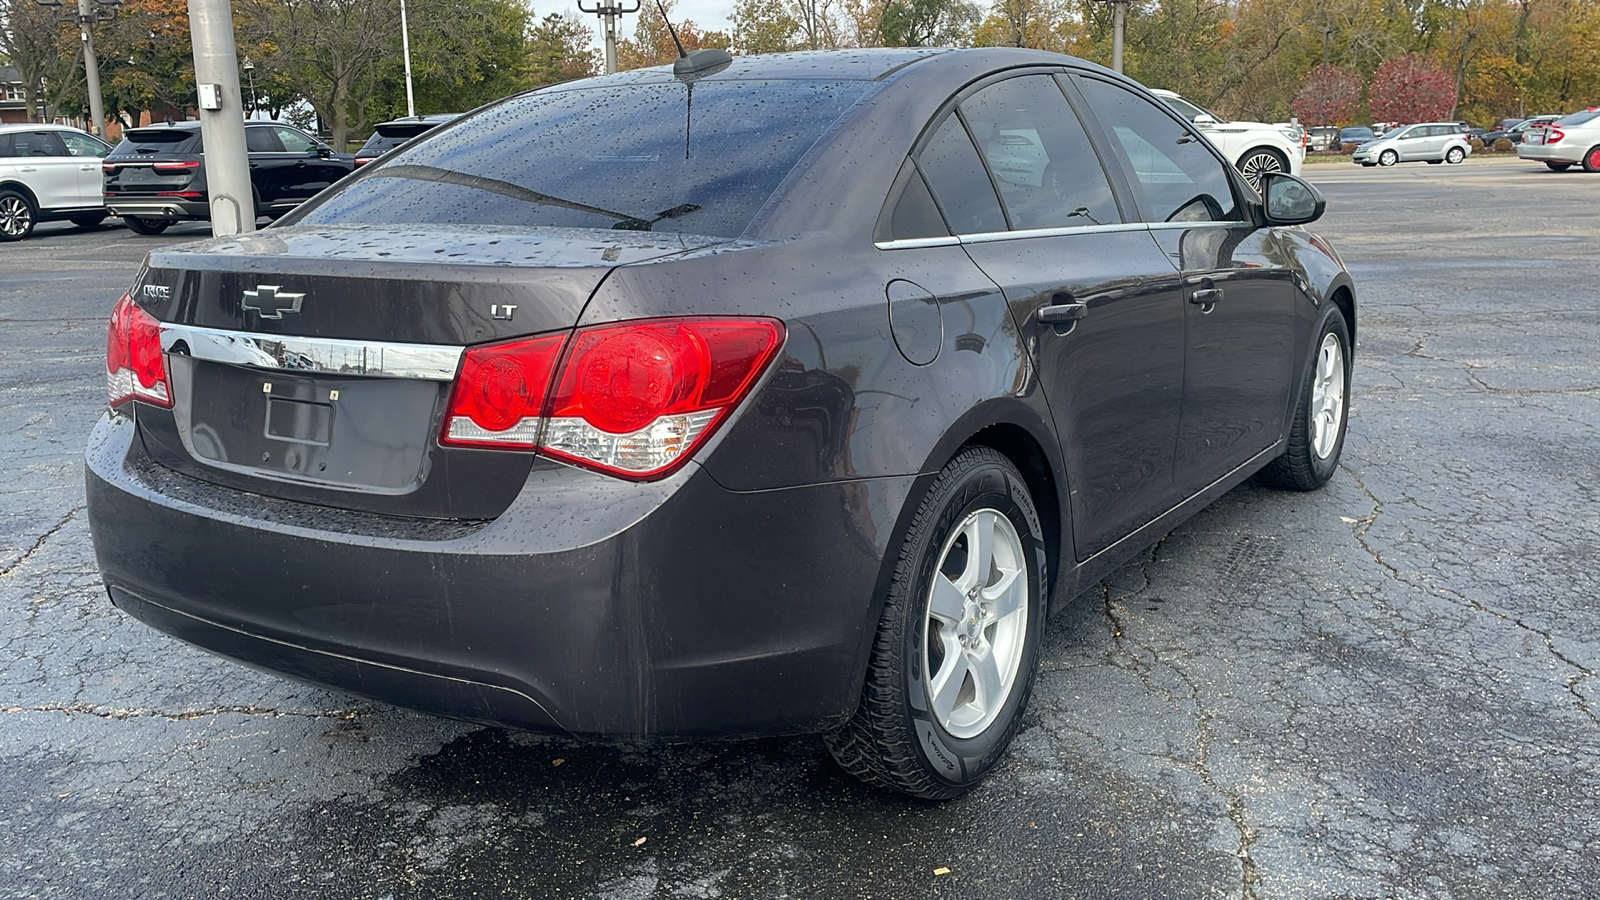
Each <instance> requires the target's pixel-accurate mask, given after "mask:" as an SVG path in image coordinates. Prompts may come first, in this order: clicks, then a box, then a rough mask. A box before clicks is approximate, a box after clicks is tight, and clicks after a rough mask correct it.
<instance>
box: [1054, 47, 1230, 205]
mask: <svg viewBox="0 0 1600 900" xmlns="http://www.w3.org/2000/svg"><path fill="white" fill-rule="evenodd" d="M1079 84H1080V85H1082V88H1083V95H1084V98H1085V99H1086V100H1087V101H1088V103H1089V108H1090V109H1091V110H1092V111H1093V113H1094V116H1095V118H1097V119H1099V121H1100V126H1101V129H1102V130H1103V131H1104V132H1106V133H1107V134H1108V135H1109V136H1110V138H1111V139H1110V141H1109V143H1110V145H1111V147H1110V149H1111V152H1112V153H1113V154H1114V155H1115V156H1116V157H1117V159H1118V162H1120V163H1121V164H1122V166H1123V168H1124V169H1125V170H1126V172H1127V173H1128V175H1129V176H1130V178H1131V180H1132V182H1133V188H1134V190H1135V192H1136V193H1137V194H1138V195H1139V199H1140V206H1141V207H1142V209H1143V211H1144V215H1145V220H1146V221H1150V222H1206V221H1211V222H1236V221H1241V220H1242V219H1243V218H1244V212H1243V207H1242V206H1241V205H1240V204H1239V201H1238V198H1236V197H1235V196H1234V191H1233V180H1232V178H1231V177H1230V176H1229V175H1228V168H1227V163H1224V162H1223V161H1222V160H1221V159H1219V158H1218V157H1217V155H1216V154H1215V153H1212V152H1211V150H1210V149H1209V146H1208V145H1207V144H1206V142H1205V139H1204V138H1202V137H1200V136H1199V135H1198V134H1196V133H1195V132H1194V131H1192V130H1190V128H1189V127H1188V125H1187V124H1186V123H1184V122H1183V121H1182V120H1181V119H1178V118H1176V117H1174V116H1173V115H1172V114H1171V113H1169V112H1168V111H1166V110H1165V109H1163V108H1161V107H1160V106H1157V105H1156V104H1154V103H1152V102H1150V101H1149V100H1146V99H1145V98H1143V97H1141V96H1139V95H1138V94H1135V93H1134V92H1133V91H1130V90H1128V89H1126V88H1123V87H1119V86H1117V85H1114V84H1110V83H1109V82H1105V81H1101V80H1100V79H1098V78H1082V79H1080V80H1079Z"/></svg>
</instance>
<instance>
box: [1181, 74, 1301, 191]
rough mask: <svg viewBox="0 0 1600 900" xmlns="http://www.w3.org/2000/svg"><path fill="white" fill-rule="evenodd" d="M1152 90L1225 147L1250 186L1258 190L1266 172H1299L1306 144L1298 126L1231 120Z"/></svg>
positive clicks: (1293, 173)
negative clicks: (1225, 119)
mask: <svg viewBox="0 0 1600 900" xmlns="http://www.w3.org/2000/svg"><path fill="white" fill-rule="evenodd" d="M1150 93H1152V94H1155V95H1156V96H1157V97H1160V98H1161V99H1163V100H1165V101H1166V102H1167V104H1168V105H1169V106H1171V107H1172V108H1173V109H1175V110H1177V111H1178V114H1179V115H1181V116H1183V117H1184V118H1185V119H1188V120H1189V121H1190V122H1193V123H1194V126H1195V127H1196V128H1198V129H1200V133H1201V134H1203V135H1205V136H1206V137H1207V138H1209V139H1210V140H1211V143H1213V144H1215V145H1216V146H1217V149H1218V150H1221V151H1222V155H1223V156H1226V157H1227V158H1228V159H1229V160H1231V161H1232V162H1233V164H1234V165H1235V166H1236V167H1238V169H1239V171H1240V172H1242V173H1244V178H1245V180H1246V181H1248V182H1250V186H1251V187H1253V188H1257V189H1258V190H1259V188H1260V184H1261V175H1262V173H1265V172H1288V173H1289V174H1291V175H1298V174H1300V167H1301V164H1302V163H1304V162H1305V158H1306V148H1305V143H1304V141H1303V140H1302V135H1301V133H1300V127H1299V126H1297V125H1270V124H1268V123H1266V122H1228V121H1224V120H1223V119H1222V118H1221V117H1219V116H1216V115H1213V114H1212V113H1211V112H1209V111H1208V110H1206V109H1205V108H1204V107H1202V106H1199V105H1198V104H1195V103H1193V102H1191V101H1189V100H1186V99H1184V98H1183V97H1181V96H1179V95H1178V94H1176V93H1173V92H1172V91H1166V90H1161V89H1159V88H1155V89H1152V90H1151V91H1150Z"/></svg>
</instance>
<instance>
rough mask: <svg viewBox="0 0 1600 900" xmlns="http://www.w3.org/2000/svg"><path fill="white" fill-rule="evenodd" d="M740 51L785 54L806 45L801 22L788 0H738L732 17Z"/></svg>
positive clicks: (734, 36) (734, 43) (734, 44)
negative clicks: (791, 10)
mask: <svg viewBox="0 0 1600 900" xmlns="http://www.w3.org/2000/svg"><path fill="white" fill-rule="evenodd" d="M728 19H729V22H730V23H731V24H732V25H733V46H734V49H735V50H737V51H738V52H740V53H783V52H785V51H787V50H798V49H800V47H802V46H804V44H803V43H802V35H801V30H800V23H799V22H798V21H796V20H795V18H794V17H793V16H792V15H790V14H789V5H788V3H786V2H785V0H738V2H736V3H735V4H734V5H733V13H732V14H731V15H730V16H729V17H728Z"/></svg>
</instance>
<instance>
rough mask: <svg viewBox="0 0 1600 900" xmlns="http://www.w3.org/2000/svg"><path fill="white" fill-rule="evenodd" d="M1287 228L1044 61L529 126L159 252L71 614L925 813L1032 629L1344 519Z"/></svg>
mask: <svg viewBox="0 0 1600 900" xmlns="http://www.w3.org/2000/svg"><path fill="white" fill-rule="evenodd" d="M1322 209H1323V201H1322V198H1321V197H1320V195H1319V194H1318V193H1317V191H1316V190H1315V189H1314V188H1312V187H1311V186H1310V185H1308V184H1306V183H1305V182H1303V181H1300V180H1299V179H1297V178H1295V177H1293V176H1290V175H1288V174H1286V173H1267V174H1264V175H1263V176H1262V190H1261V193H1260V194H1259V195H1258V194H1257V193H1256V192H1255V191H1254V190H1252V189H1251V188H1250V187H1248V186H1247V185H1246V184H1245V182H1244V181H1243V180H1242V178H1241V177H1240V175H1239V173H1238V172H1237V171H1236V170H1235V169H1234V168H1233V167H1232V166H1231V165H1230V164H1229V162H1228V160H1225V159H1223V158H1222V157H1221V156H1219V155H1218V154H1217V152H1216V150H1215V149H1214V148H1213V147H1212V145H1211V144H1210V143H1209V142H1207V141H1205V140H1203V139H1201V138H1200V136H1199V135H1198V134H1197V133H1196V132H1195V131H1194V130H1193V128H1192V126H1191V125H1190V124H1189V123H1188V122H1186V121H1184V120H1183V119H1182V118H1181V117H1179V116H1178V115H1176V114H1175V113H1174V112H1173V111H1172V110H1171V109H1170V108H1169V107H1168V106H1167V105H1166V104H1164V103H1161V102H1159V101H1158V100H1156V99H1155V98H1153V97H1152V96H1151V95H1150V94H1149V93H1148V92H1146V91H1145V90H1144V89H1142V88H1141V87H1140V86H1138V85H1137V84H1135V83H1133V82H1131V81H1128V80H1127V79H1124V78H1122V77H1121V76H1118V75H1115V74H1113V73H1111V72H1109V71H1107V70H1105V69H1102V68H1100V67H1098V66H1094V65H1092V64H1089V63H1085V62H1082V61H1079V60H1075V59H1071V58H1068V57H1064V56H1057V55H1053V54H1049V53H1043V52H1036V51H1029V50H1017V49H987V50H960V51H952V50H923V49H875V50H858V51H845V52H833V53H802V54H793V55H778V56H756V57H747V58H739V59H732V58H729V57H727V55H726V54H719V53H717V52H704V51H700V52H697V53H695V54H692V55H690V56H689V57H686V58H683V59H680V60H679V61H678V63H677V65H675V66H669V67H663V68H658V69H647V70H642V71H634V72H625V73H622V74H618V75H613V76H608V77H604V78H596V79H590V80H586V81H578V82H572V83H568V84H563V85H559V86H556V87H551V88H546V89H543V90H539V91H534V92H531V93H526V94H521V95H518V96H515V97H511V98H508V99H506V100H504V101H500V102H498V103H496V104H493V105H491V106H489V107H486V108H483V109H481V110H478V111H477V112H475V113H473V114H471V115H469V116H466V117H463V118H462V119H459V120H457V121H455V122H453V123H451V124H449V125H446V126H443V127H441V128H439V129H437V130H436V131H434V132H431V133H429V134H428V135H427V136H425V137H423V138H420V139H419V140H417V141H416V142H415V143H412V144H410V145H408V146H407V147H405V148H403V149H401V150H399V151H398V152H396V153H394V154H392V155H390V156H387V157H385V158H384V159H382V160H380V161H378V162H375V163H373V164H371V165H369V166H367V167H365V168H363V169H362V170H361V171H360V172H359V173H358V174H357V175H356V176H355V177H353V178H350V179H348V180H346V181H343V182H341V183H340V184H338V185H336V186H335V187H334V188H333V189H331V190H328V191H325V192H323V193H322V194H321V195H319V196H318V197H317V198H315V199H314V200H312V201H310V202H309V203H307V204H305V205H304V206H302V207H300V208H299V209H297V210H295V211H294V212H293V213H291V214H289V215H288V216H285V217H284V218H283V219H282V220H280V221H279V222H278V223H277V224H276V225H274V226H273V227H270V228H267V229H265V230H263V231H260V232H256V233H254V234H249V235H240V236H235V237H226V238H218V239H214V240H209V241H204V242H200V243H194V244H187V245H180V246H173V247H168V248H164V249H161V250H158V251H155V252H153V253H151V254H150V257H149V259H148V261H147V263H146V265H145V266H144V268H143V269H142V270H141V271H140V272H139V274H138V276H137V278H136V280H135V281H134V283H133V285H132V286H131V288H130V290H129V291H128V293H127V295H126V296H124V297H122V299H121V300H120V301H118V303H117V304H116V308H115V311H114V313H113V315H112V319H111V324H110V331H109V337H108V341H107V360H106V385H107V393H108V395H109V401H110V402H109V408H108V410H107V411H106V413H105V415H104V416H103V417H102V418H101V419H100V420H99V422H98V424H97V425H96V426H95V429H94V432H93V435H92V437H91V439H90V443H89V448H88V453H87V458H88V467H87V479H88V498H89V511H90V517H91V525H92V529H93V536H94V541H95V547H96V551H97V554H98V559H99V565H100V569H101V572H102V573H103V575H104V580H105V584H106V587H107V589H108V590H109V592H110V597H111V601H112V602H113V603H115V604H116V605H117V606H118V607H120V608H121V609H123V610H125V611H127V612H128V613H129V614H131V615H133V616H136V617H138V618H139V619H141V620H143V621H145V622H147V623H149V624H151V625H153V626H154V627H156V628H159V629H161V630H163V631H165V632H167V633H169V634H172V635H174V636H176V637H179V638H181V639H183V640H186V641H189V642H192V643H194V644H197V645H199V646H201V647H203V648H206V649H208V650H210V651H213V652H215V653H218V654H221V655H224V656H228V657H231V658H234V659H237V660H240V661H242V662H245V663H248V664H252V665H256V666H260V667H264V668H267V669H270V670H273V671H276V672H280V673H283V674H286V675H289V676H292V677H296V678H301V679H306V680H309V681H313V682H317V683H321V684H327V685H332V686H336V687H339V688H342V689H344V690H347V691H352V692H355V693H357V694H362V695H366V696H369V697H374V698H378V699H381V700H384V701H388V702H392V703H395V704H400V705H403V706H407V707H412V708H416V709H422V710H429V711H432V712H435V713H439V714H442V715H446V716H452V717H457V718H461V719H467V720H472V721H478V722H485V723H492V724H497V725H503V726H509V727H515V728H523V729H533V730H539V731H545V732H554V733H559V734H566V735H572V736H577V737H584V738H591V739H599V740H620V741H630V742H638V741H648V740H652V739H673V740H678V739H688V738H697V737H727V736H744V735H770V734H789V733H801V732H822V733H824V734H825V735H826V738H827V744H828V747H829V748H830V750H831V751H832V753H833V755H834V757H835V758H836V759H837V760H838V761H839V763H840V765H841V766H842V767H843V768H844V769H846V770H848V771H849V772H851V773H854V774H855V775H858V776H860V777H862V778H864V779H866V780H867V781H869V782H871V783H874V784H877V785H881V786H884V787H888V788H891V789H895V790H899V791H903V792H906V793H910V794H913V795H916V796H921V797H927V798H944V797H951V796H955V795H957V794H959V793H961V792H962V791H964V790H966V789H968V788H970V787H971V786H972V785H973V784H975V783H976V782H977V781H978V780H979V779H981V778H982V777H983V776H984V774H985V773H987V772H988V771H990V770H991V769H992V768H993V767H994V766H995V765H996V763H997V762H998V761H999V760H1000V759H1001V758H1002V757H1003V754H1004V752H1005V750H1006V747H1007V745H1008V743H1009V742H1010V740H1011V738H1012V735H1013V734H1014V733H1015V731H1016V730H1017V727H1018V723H1019V721H1020V720H1021V714H1022V710H1023V708H1024V705H1025V704H1026V703H1027V700H1028V694H1029V690H1030V687H1031V685H1032V684H1033V680H1034V670H1035V662H1036V659H1037V656H1038V654H1039V645H1040V637H1041V634H1042V629H1043V627H1044V624H1045V621H1046V617H1047V615H1048V614H1049V613H1050V611H1051V610H1052V608H1058V607H1060V606H1061V605H1063V604H1065V603H1067V602H1069V601H1070V600H1071V599H1072V598H1073V597H1074V596H1075V595H1077V594H1078V593H1079V592H1080V591H1082V590H1083V589H1085V588H1087V587H1090V586H1092V585H1093V584H1095V583H1096V582H1097V581H1098V580H1099V579H1100V578H1101V577H1103V576H1104V575H1105V574H1106V573H1107V572H1109V571H1110V570H1111V569H1112V568H1113V567H1115V566H1117V565H1118V564H1120V563H1122V562H1123V561H1124V560H1125V559H1127V558H1128V557H1129V556H1130V555H1131V554H1133V553H1135V552H1137V551H1138V550H1140V549H1141V548H1143V547H1145V546H1147V545H1148V544H1149V543H1150V542H1151V541H1153V540H1155V539H1157V538H1159V537H1160V536H1161V535H1162V534H1164V533H1165V532H1166V531H1168V530H1170V529H1172V528H1173V527H1174V526H1175V525H1176V524H1177V523H1179V522H1180V521H1182V520H1183V519H1184V518H1186V517H1188V516H1190V515H1191V514H1193V513H1194V512H1196V511H1197V510H1199V509H1200V508H1202V507H1203V506H1204V505H1205V504H1207V503H1209V502H1210V501H1212V500H1214V499H1215V498H1216V497H1218V496H1219V495H1221V494H1222V493H1224V492H1226V491H1227V490H1229V489H1230V488H1232V487H1233V486H1235V485H1237V484H1239V483H1240V482H1242V481H1244V480H1245V479H1247V478H1250V477H1252V476H1255V475H1257V474H1258V473H1259V477H1261V478H1262V479H1264V480H1265V481H1267V482H1268V483H1270V484H1274V485H1278V486H1282V487H1285V488H1289V489H1294V490H1311V489H1315V488H1317V487H1319V486H1321V485H1322V484H1323V483H1324V482H1325V481H1326V480H1327V479H1328V478H1329V477H1330V476H1331V475H1332V474H1333V473H1334V471H1335V468H1336V465H1337V463H1338V459H1339V455H1340V450H1341V447H1342V445H1343V440H1344V434H1345V422H1346V419H1345V411H1346V408H1347V406H1346V404H1347V398H1348V396H1349V395H1348V390H1349V375H1350V364H1351V348H1352V342H1353V338H1354V337H1355V329H1356V317H1355V293H1354V287H1353V285H1352V283H1351V280H1350V278H1349V276H1348V275H1347V274H1346V272H1345V270H1344V268H1343V266H1342V264H1341V262H1340V260H1339V258H1338V256H1337V255H1335V253H1334V252H1333V250H1331V249H1330V248H1329V246H1328V244H1327V243H1326V242H1324V241H1323V240H1321V239H1319V238H1318V237H1316V236H1315V235H1313V234H1311V233H1309V232H1307V231H1305V230H1303V229H1302V228H1300V227H1299V226H1300V225H1301V224H1302V223H1306V222H1310V221H1312V220H1314V219H1316V218H1317V217H1318V216H1319V215H1320V214H1321V212H1322Z"/></svg>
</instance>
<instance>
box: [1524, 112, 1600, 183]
mask: <svg viewBox="0 0 1600 900" xmlns="http://www.w3.org/2000/svg"><path fill="white" fill-rule="evenodd" d="M1517 156H1519V157H1521V158H1522V159H1536V160H1538V161H1540V162H1542V163H1544V164H1545V165H1547V166H1549V167H1550V168H1552V169H1554V170H1556V171H1557V172H1565V171H1566V170H1567V169H1570V168H1572V167H1573V166H1574V165H1581V166H1583V170H1584V171H1585V172H1600V107H1596V106H1591V107H1589V108H1588V109H1585V110H1582V111H1580V112H1575V113H1573V114H1572V115H1570V116H1562V117H1561V118H1559V119H1557V120H1555V121H1554V122H1551V123H1550V124H1549V125H1547V126H1545V127H1544V128H1530V129H1528V132H1527V134H1525V135H1523V137H1522V143H1520V144H1518V145H1517Z"/></svg>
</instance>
